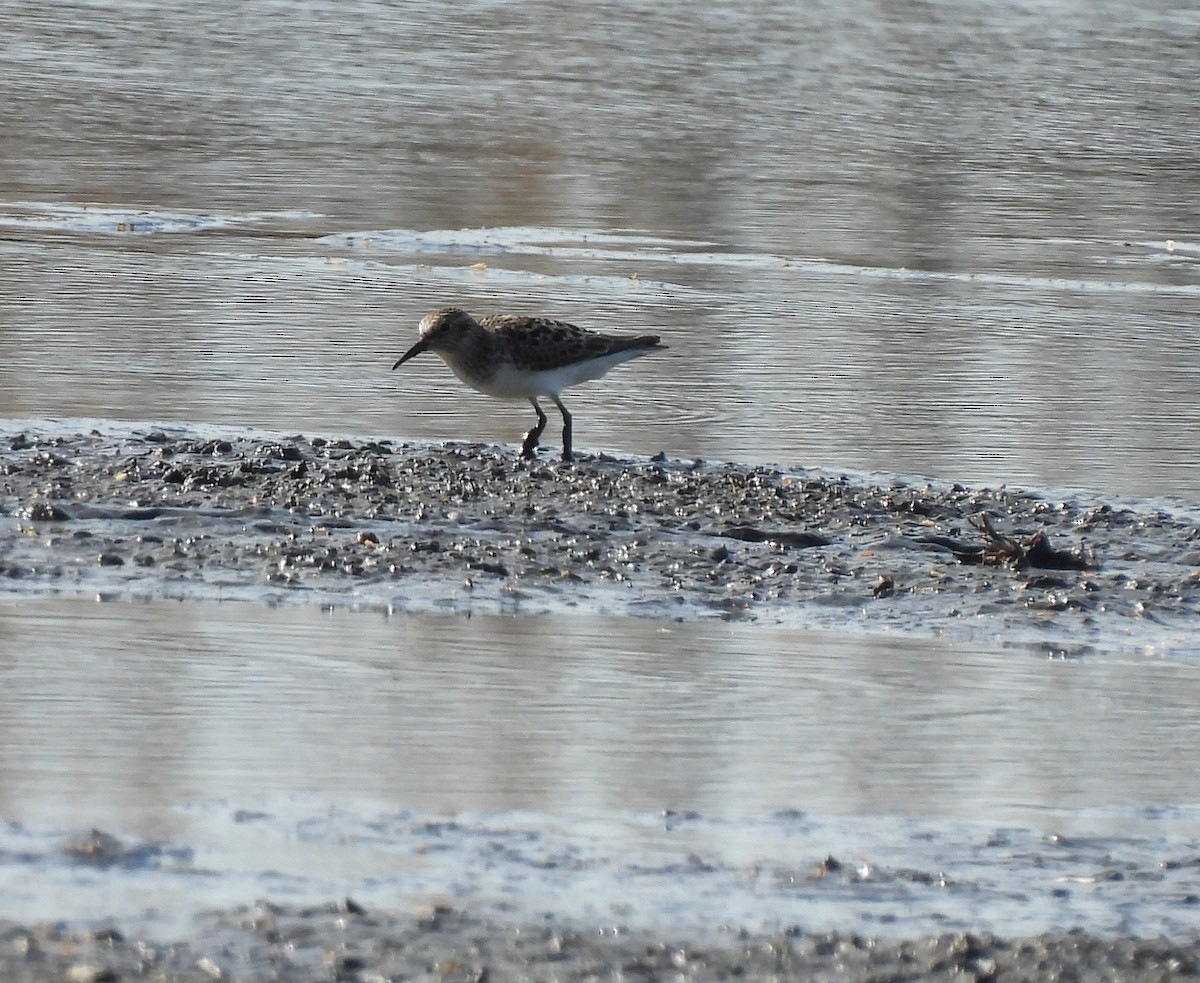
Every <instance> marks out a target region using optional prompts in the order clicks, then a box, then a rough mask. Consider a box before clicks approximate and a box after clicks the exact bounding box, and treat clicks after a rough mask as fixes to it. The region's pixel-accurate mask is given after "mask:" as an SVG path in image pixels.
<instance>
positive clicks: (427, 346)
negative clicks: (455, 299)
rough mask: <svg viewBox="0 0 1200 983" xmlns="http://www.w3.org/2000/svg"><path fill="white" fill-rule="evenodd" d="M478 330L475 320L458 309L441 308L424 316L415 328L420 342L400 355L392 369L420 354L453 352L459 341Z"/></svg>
mask: <svg viewBox="0 0 1200 983" xmlns="http://www.w3.org/2000/svg"><path fill="white" fill-rule="evenodd" d="M478 330H479V323H478V322H477V321H476V320H475V318H473V317H471V315H470V314H468V313H467V312H466V311H464V310H461V309H460V308H458V307H443V308H442V309H441V310H438V311H434V312H433V313H432V314H426V315H425V316H424V317H423V318H421V323H420V324H419V325H418V326H417V332H418V334H420V336H421V340H420V341H418V342H417V343H416V344H415V345H413V346H412V348H410V349H409V350H408V351H406V352H405V353H404V354H403V355H401V356H400V357H399V358H398V359H397V360H396V364H395V365H393V366H392V368H393V369H398V368H400V366H401V365H403V364H404V363H405V362H407V361H408V360H409V359H410V358H414V357H416V356H417V355H420V354H421V352H438V351H448V350H453V349H454V348H455V347H456V346H457V344H458V342H459V339H461V338H462V337H463V336H464V335H467V334H469V333H470V332H472V331H478Z"/></svg>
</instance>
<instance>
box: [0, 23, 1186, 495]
mask: <svg viewBox="0 0 1200 983" xmlns="http://www.w3.org/2000/svg"><path fill="white" fill-rule="evenodd" d="M1119 13H1120V16H1119V17H1116V16H1114V17H1112V18H1106V17H1104V16H1102V15H1097V16H1095V17H1089V18H1081V17H1080V16H1079V12H1078V7H1077V6H1076V5H1074V4H1068V3H1050V4H1032V5H1023V6H1022V5H1017V6H1015V7H1013V6H1007V7H1004V8H1003V9H1001V8H997V9H995V10H981V9H980V8H979V7H978V5H976V4H971V3H965V2H961V3H951V4H950V5H948V6H939V7H938V8H937V9H936V10H933V9H925V8H919V7H918V8H914V7H911V6H907V5H903V6H896V5H879V4H876V3H873V2H870V0H856V2H853V3H839V4H827V3H810V4H805V5H803V7H802V8H795V7H794V6H783V7H781V6H779V5H777V4H774V3H771V2H769V0H754V2H750V3H744V4H739V5H737V6H736V8H729V7H725V6H721V7H717V8H705V9H702V10H701V9H697V8H695V7H694V5H688V6H687V7H686V8H685V7H683V6H680V5H679V4H675V3H667V4H666V5H663V6H660V7H659V8H655V9H654V10H653V11H651V10H648V9H645V8H644V7H643V6H640V5H636V4H626V3H623V2H615V3H612V4H608V5H606V6H605V7H604V9H603V11H601V12H597V11H596V10H594V9H592V8H589V9H588V12H587V14H586V16H585V15H583V14H582V13H581V12H579V11H575V10H573V8H562V7H561V5H556V4H547V3H528V4H517V5H494V4H482V3H467V4H460V5H458V6H456V7H455V8H454V9H453V10H447V9H446V8H445V7H444V6H440V5H425V4H419V3H417V4H407V5H405V6H404V8H403V10H397V9H396V8H395V6H394V5H391V4H384V3H379V2H376V0H352V2H350V3H347V4H340V5H338V7H337V8H336V10H335V9H334V8H332V7H327V6H322V5H319V4H308V5H299V6H293V7H289V8H288V10H287V11H286V12H284V11H282V10H281V9H280V8H278V7H277V6H276V5H274V4H270V3H264V2H252V3H247V4H243V5H241V6H240V7H239V10H238V13H237V14H236V16H229V15H228V14H227V12H226V11H217V10H214V9H209V8H207V7H203V6H199V7H197V6H190V7H189V6H183V7H181V6H179V5H173V6H170V7H168V8H159V7H155V6H153V5H150V6H147V5H139V4H134V3H118V4H115V5H92V6H83V7H79V8H78V9H75V10H74V11H73V15H72V17H71V18H69V19H67V18H63V17H61V16H59V15H58V14H56V13H54V12H47V11H46V10H45V9H43V8H42V7H39V6H37V5H36V4H32V3H27V2H24V0H20V2H16V3H10V4H7V5H5V7H4V9H3V11H0V29H2V30H3V31H4V34H5V36H6V37H8V38H9V39H10V54H11V57H10V58H9V59H7V60H6V62H5V64H4V66H3V67H0V78H2V79H3V82H4V90H5V92H6V93H7V94H8V95H7V102H6V125H5V127H4V129H3V131H2V132H0V157H2V158H3V159H4V160H5V162H6V167H5V168H4V171H3V174H2V175H0V253H2V254H3V256H4V263H3V264H2V265H0V354H2V356H3V357H2V358H0V413H3V414H5V415H9V416H19V417H39V416H86V415H91V416H102V417H113V418H117V419H126V420H161V419H172V420H179V421H185V422H193V423H196V422H211V423H222V422H228V423H232V424H241V425H244V424H252V425H259V426H264V427H270V428H277V429H282V430H293V431H294V430H307V431H322V432H330V433H355V434H389V435H394V436H411V437H417V438H435V439H446V438H450V437H459V436H470V437H473V438H476V439H480V440H491V441H509V440H511V436H512V433H513V432H515V431H518V430H519V429H520V428H521V427H522V425H523V424H522V423H521V417H522V414H523V412H524V411H523V410H521V409H520V407H519V406H518V407H513V408H511V409H505V408H500V409H498V410H495V411H494V412H493V410H492V409H491V406H492V404H490V403H488V402H487V401H486V400H483V399H482V398H478V397H474V396H471V395H466V394H463V393H462V392H461V390H460V389H459V388H458V387H457V386H456V385H455V384H454V383H453V381H452V380H451V379H450V378H449V376H448V374H447V375H446V376H445V377H444V378H440V379H439V378H437V377H431V378H429V379H427V380H426V379H415V378H414V379H406V380H404V381H402V382H397V381H396V380H394V379H392V378H390V377H389V373H387V371H386V369H387V365H388V364H389V356H393V355H394V353H395V351H396V350H397V348H398V347H400V346H402V345H403V342H405V341H407V340H408V339H409V338H410V337H411V332H412V330H413V326H414V324H415V322H416V320H417V319H418V318H419V317H420V315H421V314H423V313H424V312H426V311H428V310H430V309H433V308H435V307H438V306H442V305H444V304H445V303H447V302H456V303H459V304H461V305H463V306H465V307H468V308H473V309H476V310H478V311H481V312H482V311H491V310H517V311H537V312H544V313H552V314H555V315H557V316H561V317H566V318H571V319H575V320H578V321H580V322H581V323H584V324H586V325H588V326H594V327H597V328H601V329H611V330H640V329H646V330H651V329H652V330H654V331H656V332H661V333H663V334H664V335H666V336H667V337H668V340H669V342H670V343H671V344H672V345H673V349H672V356H671V357H672V360H671V361H670V362H669V363H665V364H664V365H662V366H643V367H641V368H638V369H630V370H629V372H628V373H626V375H625V376H624V377H623V378H622V381H621V382H620V383H614V384H612V385H609V384H601V385H598V386H596V387H593V388H591V389H589V390H587V391H586V392H581V394H580V395H579V396H577V397H575V399H574V400H573V402H572V405H573V406H576V405H577V403H578V405H579V418H580V421H581V426H580V433H579V441H580V444H581V446H585V447H595V448H611V449H618V450H622V451H626V452H631V453H648V454H652V453H654V452H656V451H658V450H666V451H667V452H668V453H672V454H678V455H681V456H703V457H710V458H738V459H743V460H752V461H782V462H785V463H788V464H793V463H805V464H812V465H820V466H826V467H847V468H856V469H866V470H887V471H900V472H915V473H921V474H930V475H935V476H940V477H946V478H958V479H962V480H968V481H985V482H996V483H999V482H1010V483H1011V482H1023V483H1033V484H1038V485H1070V486H1087V487H1093V488H1098V489H1102V490H1111V491H1117V492H1122V493H1127V494H1152V493H1174V494H1181V495H1184V496H1188V497H1196V496H1197V495H1200V465H1197V463H1196V459H1195V455H1194V454H1193V453H1191V445H1192V443H1193V442H1194V441H1193V440H1192V436H1193V435H1194V433H1195V431H1196V429H1197V426H1198V425H1200V415H1198V414H1200V409H1197V407H1198V406H1200V401H1197V400H1196V398H1195V394H1196V392H1197V389H1198V388H1200V378H1198V376H1197V372H1198V371H1200V370H1198V369H1197V366H1198V365H1200V358H1197V354H1198V353H1197V351H1196V345H1197V341H1196V336H1195V332H1194V331H1191V330H1190V328H1189V327H1188V326H1190V325H1191V323H1192V319H1193V314H1194V307H1195V298H1196V295H1197V293H1198V292H1200V264H1198V263H1197V255H1198V253H1197V248H1198V247H1197V246H1196V244H1195V242H1194V241H1191V240H1190V239H1189V238H1188V237H1189V236H1190V235H1191V233H1190V232H1189V230H1194V229H1195V228H1197V226H1198V225H1200V197H1198V196H1197V195H1196V194H1195V193H1194V189H1195V188H1197V187H1200V183H1198V182H1196V181H1195V180H1191V178H1194V177H1195V176H1196V173H1197V171H1198V169H1200V159H1198V158H1197V155H1196V148H1195V146H1194V141H1192V140H1191V130H1192V126H1191V123H1192V120H1193V116H1194V112H1193V109H1194V107H1193V105H1192V102H1193V100H1192V96H1191V93H1192V88H1193V87H1192V84H1191V83H1192V75H1193V74H1194V73H1193V68H1194V58H1193V57H1191V55H1192V54H1193V52H1192V41H1191V38H1192V37H1193V36H1194V34H1195V31H1194V29H1193V28H1194V27H1195V26H1196V25H1195V24H1194V17H1193V16H1192V15H1191V14H1190V13H1189V12H1186V11H1181V10H1179V9H1178V7H1177V5H1172V4H1167V3H1165V2H1153V3H1147V4H1142V5H1141V6H1139V7H1138V9H1137V10H1135V11H1129V10H1126V9H1124V8H1122V9H1121V10H1120V12H1119ZM1096 23H1104V24H1105V29H1104V30H1103V31H1099V30H1096V29H1095V28H1094V24H1096ZM131 52H135V53H136V56H134V55H131V54H130V53H131ZM39 202H42V203H46V206H45V207H39V205H38V204H37V203H39ZM84 203H99V204H102V205H103V206H105V207H108V208H111V209H113V210H114V215H113V217H115V213H120V212H122V211H125V212H129V213H131V214H134V215H139V214H141V213H142V212H144V211H146V210H152V211H154V212H156V213H167V214H169V215H170V216H172V217H173V218H174V219H180V218H182V220H183V226H182V228H181V227H180V226H178V225H175V226H172V227H171V228H172V229H173V230H174V231H173V234H171V235H153V234H150V235H142V234H138V233H140V232H141V231H143V230H142V229H141V228H134V229H133V230H132V233H133V234H130V233H131V230H130V229H129V228H125V229H124V230H123V231H120V230H118V229H117V228H115V227H111V228H107V229H102V228H100V227H99V226H95V225H94V226H92V227H90V228H88V227H76V228H73V229H72V228H63V226H62V225H61V221H59V220H61V218H62V213H61V211H56V210H55V209H56V208H61V207H66V208H67V209H68V210H69V209H70V208H72V207H78V206H79V205H81V204H84ZM47 215H49V216H50V217H51V218H55V219H56V221H57V224H56V221H44V220H43V219H45V218H46V216H47ZM14 216H15V218H16V219H18V220H14ZM93 217H94V216H93ZM31 218H32V220H31ZM463 227H469V228H472V229H479V228H495V229H500V230H504V229H526V230H528V229H535V230H537V229H540V230H543V233H544V234H543V235H541V238H542V239H544V240H546V241H545V242H541V243H538V244H536V245H535V247H534V248H532V249H530V250H527V251H522V252H513V251H512V250H507V251H501V252H499V253H493V254H488V255H486V256H480V255H479V254H478V253H477V252H476V251H475V250H474V249H473V248H467V247H466V245H465V243H463V242H462V241H461V240H460V241H459V242H458V244H457V245H454V244H451V245H450V246H449V247H448V248H439V249H430V248H427V247H426V246H422V247H419V248H409V249H396V248H393V247H391V246H385V247H381V246H380V245H379V243H378V242H376V243H375V244H373V245H365V246H364V245H363V244H362V241H363V239H364V238H366V237H370V236H371V235H372V234H373V233H378V232H380V231H381V230H382V231H384V232H387V231H389V230H393V231H394V230H417V231H421V232H425V231H429V230H435V231H436V230H443V231H444V232H446V233H447V234H449V235H451V236H452V235H453V230H456V229H460V228H463ZM188 229H190V230H191V231H190V232H189V231H187V230H188ZM623 229H632V230H635V231H636V232H637V233H638V234H639V236H643V234H644V235H647V236H650V237H653V238H657V239H659V240H661V241H663V242H666V243H672V242H674V243H677V244H678V245H676V246H674V247H670V246H668V247H667V248H665V249H664V250H663V251H662V253H661V255H659V256H657V257H647V256H646V255H645V250H643V249H642V248H641V246H640V245H639V244H633V243H627V244H625V245H624V246H618V247H616V248H615V249H614V248H612V247H611V246H606V247H605V248H603V249H599V250H596V251H594V252H589V251H588V248H587V246H588V242H587V240H588V237H589V235H591V234H592V233H599V234H601V235H602V236H610V237H611V236H613V235H614V234H619V232H620V230H623ZM344 234H349V235H351V236H357V237H359V245H358V246H356V247H339V246H337V245H336V244H334V243H333V242H331V241H330V240H329V239H327V238H325V237H327V236H338V235H344ZM635 238H637V237H635ZM1192 238H1193V239H1194V237H1192ZM555 242H558V243H559V244H560V245H562V244H563V243H564V242H565V243H566V244H568V245H570V246H578V247H580V248H578V249H556V248H554V245H553V243H555ZM697 242H703V243H710V244H712V245H711V248H710V250H709V252H708V255H707V257H701V256H699V255H697V251H696V247H695V245H694V244H695V243H697ZM1168 243H1170V244H1171V245H1168ZM480 262H483V263H485V264H486V266H483V267H478V266H477V264H478V263H480ZM635 275H636V279H634V277H635ZM610 404H611V405H610Z"/></svg>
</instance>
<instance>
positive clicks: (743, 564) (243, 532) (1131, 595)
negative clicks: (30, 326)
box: [0, 427, 1200, 654]
mask: <svg viewBox="0 0 1200 983" xmlns="http://www.w3.org/2000/svg"><path fill="white" fill-rule="evenodd" d="M0 546H2V549H3V552H2V553H0V592H3V593H8V594H18V595H25V594H46V593H91V592H95V593H99V594H102V595H103V594H107V595H116V596H131V597H142V596H144V597H182V598H188V597H196V598H200V597H207V598H212V597H220V598H231V599H235V598H239V597H240V598H245V599H248V600H269V601H272V602H278V601H287V600H300V601H302V602H312V601H314V600H318V599H319V600H325V601H328V600H333V601H334V602H338V601H339V600H340V601H341V602H345V603H355V604H367V605H371V604H376V605H386V606H388V607H391V608H395V609H399V610H405V609H416V608H449V609H460V610H461V609H475V610H494V611H512V612H525V613H538V612H543V611H553V610H562V609H566V608H573V607H586V608H590V609H594V610H601V611H610V612H614V613H626V614H634V615H641V616H646V617H656V618H670V619H684V618H691V617H712V616H718V617H723V618H738V619H756V620H759V621H762V622H764V623H778V624H791V625H797V626H803V627H833V628H850V629H852V630H861V631H893V630H901V631H903V630H913V631H925V632H927V631H929V630H935V631H940V632H947V633H951V634H954V633H960V634H970V633H972V632H977V633H980V634H984V635H986V636H987V637H991V638H1000V639H1004V640H1008V641H1012V642H1015V643H1030V642H1032V643H1036V644H1044V645H1046V646H1047V647H1048V648H1050V649H1052V650H1053V649H1056V648H1059V649H1062V650H1063V651H1064V652H1065V653H1066V654H1080V653H1082V652H1086V651H1087V650H1088V647H1089V646H1100V647H1104V646H1122V645H1142V644H1158V645H1165V646H1170V645H1172V644H1187V640H1188V639H1189V638H1190V633H1191V630H1192V627H1193V626H1194V624H1195V619H1196V615H1197V614H1198V613H1200V510H1197V509H1196V508H1194V507H1191V506H1187V505H1183V504H1182V503H1172V502H1169V501H1166V500H1158V501H1151V502H1146V503H1136V502H1133V503H1130V502H1112V501H1105V500H1104V499H1102V498H1100V497H1098V496H1088V495H1084V494H1071V495H1067V496H1063V497H1053V496H1048V495H1045V494H1040V493H1037V492H1033V491H1027V490H1020V489H1009V488H968V487H965V486H963V485H960V484H950V483H935V482H927V481H918V480H910V479H900V478H888V479H884V480H877V479H875V478H871V477H853V478H852V477H847V476H842V475H836V474H830V473H827V472H813V471H804V470H783V469H779V468H774V467H755V466H744V465H737V464H713V463H706V462H702V461H677V460H666V459H650V460H646V459H640V460H617V459H613V458H610V457H608V456H605V455H601V456H592V457H587V458H585V459H583V460H581V461H579V462H576V463H573V464H563V463H559V462H557V461H555V462H541V461H536V462H525V461H521V460H518V459H517V458H516V457H515V455H514V454H513V452H512V451H511V450H509V449H499V448H496V447H487V446H479V445H455V444H451V445H446V446H440V445H438V446H427V445H408V444H402V443H392V442H389V441H367V440H348V439H324V438H320V437H316V438H311V439H310V438H305V437H300V436H295V437H287V438H281V437H278V436H272V435H262V434H253V433H249V432H236V433H226V434H219V435H213V434H200V433H196V432H194V431H187V430H181V431H170V432H168V431H167V430H165V429H146V430H138V429H136V428H133V427H130V428H128V429H126V430H125V431H123V432H122V431H117V432H101V431H100V430H93V431H91V432H86V433H85V432H56V431H55V430H53V429H45V430H40V431H39V430H38V429H35V428H31V427H24V428H23V429H20V430H17V431H15V432H9V433H7V434H4V435H0Z"/></svg>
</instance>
